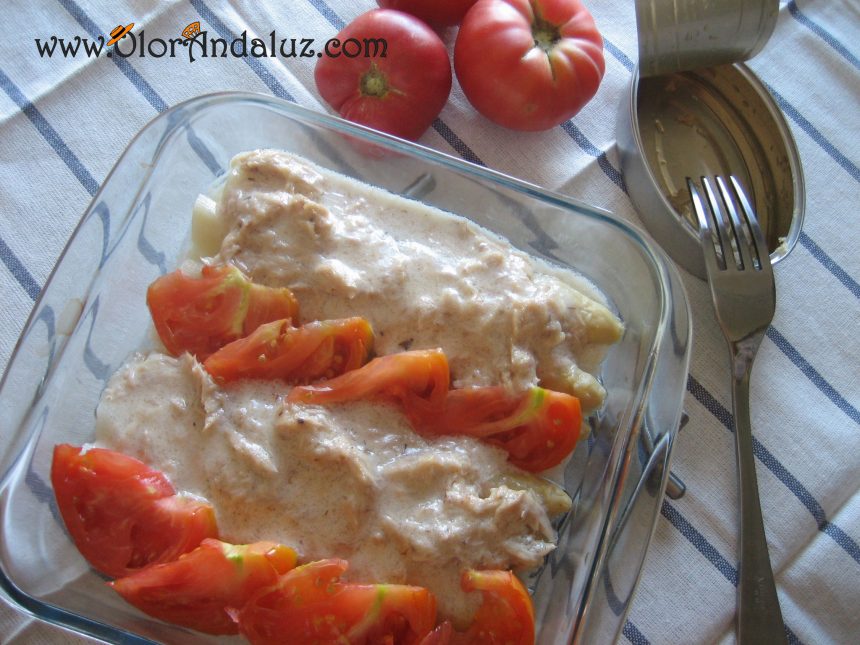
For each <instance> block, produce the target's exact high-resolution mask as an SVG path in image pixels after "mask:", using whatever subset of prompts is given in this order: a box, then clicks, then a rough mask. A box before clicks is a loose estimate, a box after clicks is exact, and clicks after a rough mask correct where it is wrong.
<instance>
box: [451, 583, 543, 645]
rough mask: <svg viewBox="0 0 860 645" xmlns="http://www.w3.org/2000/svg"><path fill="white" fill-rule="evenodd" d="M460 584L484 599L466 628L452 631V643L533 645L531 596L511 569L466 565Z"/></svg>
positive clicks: (465, 589)
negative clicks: (477, 569) (478, 593)
mask: <svg viewBox="0 0 860 645" xmlns="http://www.w3.org/2000/svg"><path fill="white" fill-rule="evenodd" d="M460 586H461V587H462V588H463V591H480V592H481V593H482V594H483V595H484V600H483V602H482V603H481V606H480V607H479V608H478V612H477V613H476V614H475V618H474V620H473V621H472V624H471V625H469V629H467V630H466V631H465V632H454V634H453V635H452V638H451V643H453V645H501V644H502V643H504V644H505V645H534V642H535V616H534V608H533V607H532V600H531V597H530V596H529V593H528V591H526V589H525V587H523V585H522V583H521V582H520V581H519V580H518V579H517V577H516V576H515V575H514V574H513V573H511V572H510V571H475V570H473V569H468V570H466V571H464V572H463V576H462V578H461V579H460ZM440 642H444V641H440Z"/></svg>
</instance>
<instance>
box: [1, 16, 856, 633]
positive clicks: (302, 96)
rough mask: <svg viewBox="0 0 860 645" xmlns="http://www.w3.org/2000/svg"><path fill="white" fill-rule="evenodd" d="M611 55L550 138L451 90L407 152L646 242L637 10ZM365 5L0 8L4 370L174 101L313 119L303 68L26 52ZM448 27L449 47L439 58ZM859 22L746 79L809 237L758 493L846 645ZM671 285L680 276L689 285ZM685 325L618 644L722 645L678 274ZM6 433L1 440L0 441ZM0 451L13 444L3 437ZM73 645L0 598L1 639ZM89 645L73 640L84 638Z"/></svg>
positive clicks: (798, 600) (713, 411)
mask: <svg viewBox="0 0 860 645" xmlns="http://www.w3.org/2000/svg"><path fill="white" fill-rule="evenodd" d="M587 4H588V6H589V8H590V9H591V10H592V12H593V14H594V16H595V19H596V21H597V24H598V27H599V28H600V29H601V31H602V33H603V35H604V37H605V39H606V40H605V43H606V76H605V79H604V81H603V84H602V85H601V87H600V91H599V93H598V95H597V97H596V98H595V99H594V100H593V101H592V102H591V103H589V104H588V105H587V106H586V108H585V109H584V110H583V111H582V112H581V113H580V114H578V115H577V116H576V117H575V118H574V119H573V120H571V121H569V122H567V123H564V124H563V125H561V126H560V127H557V128H554V129H553V130H550V131H547V132H543V133H537V134H523V133H517V132H512V131H507V130H504V129H501V128H499V127H496V126H494V125H492V124H491V123H489V122H488V121H486V120H485V119H484V118H482V117H480V116H479V115H478V114H476V113H475V111H474V110H473V109H472V108H471V107H470V105H469V104H468V102H467V101H466V99H465V97H464V96H463V94H462V92H461V90H460V88H459V87H458V86H457V84H456V82H455V85H454V89H453V92H452V96H451V100H450V101H449V103H448V105H447V106H446V107H445V109H444V110H443V112H442V114H441V115H440V117H439V118H438V119H437V120H436V121H435V123H434V124H433V126H432V128H431V129H430V130H429V131H428V132H427V133H426V134H425V135H424V136H423V138H422V139H421V142H422V143H423V144H425V145H427V146H430V147H432V148H435V149H438V150H440V151H442V152H445V153H448V154H452V155H457V156H459V157H462V158H463V159H465V160H467V161H470V162H473V163H476V164H482V165H486V166H489V167H491V168H494V169H496V170H500V171H502V172H505V173H508V174H511V175H514V176H517V177H521V178H524V179H526V180H528V181H531V182H534V183H537V184H540V185H543V186H546V187H548V188H551V189H554V190H557V191H560V192H562V193H565V194H568V195H572V196H575V197H577V198H579V199H582V200H585V201H587V202H590V203H592V204H595V205H597V206H600V207H603V208H606V209H609V210H611V211H613V212H615V213H617V214H618V215H620V216H622V217H624V218H627V219H629V220H631V221H632V222H634V223H638V217H637V215H636V213H635V211H634V209H633V207H632V205H631V202H630V200H629V198H628V197H627V194H626V192H625V185H624V181H623V179H622V177H621V174H620V172H619V163H618V157H617V153H616V148H615V120H616V114H617V112H618V109H619V106H620V104H621V102H622V100H623V99H624V97H625V91H626V89H625V88H626V85H627V83H628V80H629V77H630V74H631V71H632V70H633V67H634V65H635V62H636V58H637V47H636V28H635V18H634V13H633V3H632V1H628V2H618V1H617V0H588V2H587ZM375 6H376V5H375V3H374V1H373V0H352V1H347V0H279V1H278V2H267V3H262V2H252V1H251V0H232V1H230V2H219V1H218V0H190V1H188V0H171V1H165V2H158V1H156V0H103V1H98V2H96V1H85V0H5V1H4V2H3V3H2V4H0V25H2V35H0V287H2V294H3V300H4V303H3V307H0V369H2V368H4V367H5V365H6V364H7V362H8V360H9V357H10V355H11V352H12V350H13V347H14V345H15V342H16V339H17V337H18V335H19V333H20V331H21V329H22V327H23V325H24V322H25V321H26V319H27V316H28V314H29V312H30V310H31V308H32V306H33V302H34V299H35V298H36V297H37V296H38V295H39V291H40V289H41V287H42V285H43V284H44V283H45V281H46V280H47V278H48V275H49V274H50V271H51V268H52V266H53V265H54V263H55V262H56V260H57V258H58V255H59V254H60V252H61V251H62V249H63V246H64V244H65V243H66V241H67V240H68V238H69V236H70V234H71V232H72V230H73V228H74V227H75V224H76V223H77V221H78V218H79V217H80V215H81V213H82V212H83V211H84V209H85V207H86V206H87V204H88V203H89V201H90V199H91V197H92V196H93V194H94V193H95V192H96V191H97V189H98V187H99V185H100V182H101V181H103V180H104V178H105V176H106V175H107V173H108V171H109V170H110V168H111V166H112V165H113V164H114V162H115V161H116V159H117V157H118V156H119V154H120V153H121V151H122V150H123V148H124V147H125V145H126V144H127V143H128V141H129V139H130V138H131V137H132V136H133V135H134V134H135V133H136V132H137V131H138V130H139V129H140V128H141V127H142V126H143V125H144V124H145V123H147V122H148V121H149V120H150V119H151V118H153V117H154V116H155V115H156V114H158V113H159V112H162V111H164V110H165V109H167V108H169V107H170V106H171V105H174V104H176V103H178V102H180V101H182V100H184V99H187V98H190V97H193V96H196V95H199V94H204V93H209V92H213V91H218V90H246V91H255V92H264V93H271V94H274V95H276V96H279V97H282V98H285V99H288V100H290V101H294V102H296V103H298V104H300V105H303V106H305V107H308V108H310V109H313V110H320V111H326V110H327V109H328V108H327V106H326V105H324V104H323V103H322V102H321V100H320V98H319V95H318V93H317V92H316V89H315V87H314V82H313V69H314V62H315V59H292V60H285V59H281V58H266V59H253V58H246V59H206V60H198V61H197V62H195V63H194V64H193V65H190V64H189V63H188V62H187V61H182V60H178V59H177V60H171V59H168V58H161V59H157V58H152V57H145V58H140V57H138V56H134V57H130V58H127V59H126V58H120V57H112V58H107V57H105V56H101V57H99V58H98V59H86V58H83V57H81V56H79V57H77V58H74V59H73V58H68V59H62V58H59V59H58V58H53V59H47V58H41V57H40V56H39V55H38V54H37V52H36V47H35V43H34V40H35V39H36V38H42V39H44V38H46V37H49V36H50V35H57V36H64V37H67V38H69V37H74V36H75V35H79V36H82V37H84V36H86V37H89V38H95V37H98V36H99V35H104V34H108V33H109V32H110V31H111V30H112V29H113V28H114V27H115V26H116V25H118V24H120V23H122V24H127V23H129V22H134V23H135V25H136V26H135V31H136V32H140V31H143V30H146V32H147V33H148V34H152V35H153V36H160V37H175V36H178V34H179V32H180V31H181V29H182V28H183V27H184V26H185V25H187V24H189V23H191V22H193V21H195V20H199V21H200V22H201V23H202V24H203V27H204V28H206V29H208V30H209V31H210V33H211V32H217V34H219V35H221V36H223V37H228V38H232V37H233V36H234V35H235V34H240V33H241V32H242V31H243V30H247V31H248V34H249V37H250V36H251V35H254V34H263V35H266V36H267V35H268V34H269V32H270V31H271V30H272V29H276V30H277V31H278V32H279V34H281V33H282V34H283V36H285V37H296V38H315V39H318V40H320V41H322V40H325V39H327V38H329V37H331V36H333V35H334V34H335V33H336V32H337V31H338V30H339V29H340V28H341V27H342V26H344V25H345V24H346V23H347V22H349V21H350V20H352V19H353V18H354V17H356V16H357V15H358V14H360V13H362V12H364V11H366V10H368V9H370V8H372V7H375ZM453 36H454V32H453V30H452V31H450V32H449V33H447V34H446V38H447V39H448V40H449V41H453ZM858 56H860V3H857V2H856V0H791V1H790V2H783V3H781V7H780V15H779V21H778V24H777V27H776V30H775V32H774V35H773V37H772V38H771V40H770V41H769V42H768V44H767V46H766V47H765V49H764V50H763V51H762V52H761V53H760V54H759V55H758V56H757V57H756V58H755V59H754V60H753V61H752V62H751V67H752V68H753V69H754V70H755V71H756V73H757V74H758V75H759V76H760V77H761V78H762V79H763V80H764V81H765V82H766V83H767V85H768V87H769V88H770V90H771V91H772V93H773V95H774V96H775V97H776V100H777V102H778V104H779V106H780V107H781V109H782V111H783V112H784V114H785V116H786V119H787V121H788V122H789V124H790V126H791V128H792V132H793V134H794V137H795V139H796V141H797V144H798V146H799V148H800V154H801V158H802V162H803V168H804V172H805V177H806V188H807V204H806V212H807V216H806V222H805V227H804V230H803V232H802V234H801V237H800V242H799V244H798V246H797V247H796V249H795V250H794V251H793V252H792V254H791V255H790V256H789V257H788V258H787V259H786V260H785V261H783V262H782V263H780V264H779V265H778V266H777V268H776V281H777V287H778V291H779V294H778V298H777V302H778V304H777V311H776V317H775V319H774V321H773V325H772V327H771V328H770V330H769V332H768V334H767V338H766V339H765V341H764V343H763V346H762V348H761V351H760V354H759V357H758V360H757V362H756V366H755V370H754V373H753V382H752V399H753V427H754V429H755V436H756V439H755V453H756V457H757V467H758V476H759V486H760V488H761V495H762V499H763V506H764V516H765V524H766V527H767V531H768V537H769V541H770V545H771V555H772V558H773V562H774V568H775V570H776V573H777V580H778V587H779V596H780V600H781V603H782V608H783V613H784V617H785V622H786V627H787V631H788V636H789V640H790V642H792V643H806V644H808V645H812V644H816V645H817V644H820V643H857V642H860V285H858V280H860V253H858V248H860V215H858V214H860V170H858V166H860V59H858ZM682 273H683V272H682ZM683 275H684V280H685V284H686V287H687V291H688V295H689V299H690V302H691V306H692V310H693V314H694V317H695V327H694V328H695V340H694V345H693V355H692V363H691V369H690V375H689V378H688V381H687V393H686V400H685V409H686V411H687V412H688V413H689V416H690V421H689V425H688V427H687V428H686V429H685V430H684V431H683V432H682V433H681V435H680V438H679V441H678V442H677V444H676V452H675V456H674V462H673V469H674V471H675V472H676V473H677V475H679V476H680V477H681V478H682V479H683V480H684V481H685V482H686V484H687V489H688V490H687V494H686V496H685V497H683V498H682V499H680V500H678V501H668V500H667V501H665V502H664V503H663V506H662V511H661V517H660V519H659V523H658V526H657V531H656V534H655V536H654V540H653V543H652V546H651V549H650V552H649V556H648V561H647V563H646V566H645V570H644V573H643V576H642V580H641V584H640V586H639V589H638V592H637V596H636V598H635V601H634V603H633V607H632V610H631V612H630V615H629V617H628V620H627V622H626V624H625V626H624V630H623V636H622V641H624V640H627V641H630V642H631V643H634V644H636V645H642V644H646V643H712V642H721V643H722V642H732V641H733V640H734V635H733V616H734V608H735V593H736V584H737V564H736V533H737V531H736V528H737V511H736V503H735V500H736V487H735V486H736V484H735V481H736V480H735V459H734V444H733V437H732V431H731V428H732V419H731V412H730V410H731V399H730V393H729V387H728V385H729V383H728V378H727V368H726V361H727V358H726V353H725V352H726V350H725V347H724V341H723V338H722V336H721V334H720V331H719V329H718V327H717V325H716V323H715V322H714V319H713V316H712V310H711V305H710V293H709V291H708V288H707V286H706V285H705V284H704V283H702V282H700V281H698V280H696V279H695V278H692V277H691V276H690V275H688V274H686V273H684V274H683ZM4 431H8V429H7V428H0V432H4ZM0 441H5V440H4V438H3V437H2V436H0ZM72 640H74V639H73V638H72V636H71V635H69V634H68V633H66V632H63V631H62V630H59V629H58V628H56V627H51V626H49V625H45V624H42V623H39V622H38V621H35V620H34V619H32V618H30V617H28V616H26V615H25V614H23V613H19V612H18V611H17V610H15V609H13V608H12V607H11V606H10V605H8V604H7V603H5V602H3V601H0V642H3V643H10V642H15V643H43V642H44V643H60V642H63V643H65V642H70V641H72ZM82 640H83V639H82Z"/></svg>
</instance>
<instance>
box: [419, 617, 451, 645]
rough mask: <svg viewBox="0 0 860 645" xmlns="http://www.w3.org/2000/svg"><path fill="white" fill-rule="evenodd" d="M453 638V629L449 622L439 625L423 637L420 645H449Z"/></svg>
mask: <svg viewBox="0 0 860 645" xmlns="http://www.w3.org/2000/svg"><path fill="white" fill-rule="evenodd" d="M453 636H454V628H453V627H452V626H451V622H450V621H447V620H446V621H444V622H441V623H439V624H438V625H437V626H436V629H434V630H433V631H432V632H430V633H429V634H427V636H425V637H424V640H423V641H421V645H449V643H451V639H452V638H453Z"/></svg>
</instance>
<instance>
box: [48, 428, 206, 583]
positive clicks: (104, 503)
mask: <svg viewBox="0 0 860 645" xmlns="http://www.w3.org/2000/svg"><path fill="white" fill-rule="evenodd" d="M51 483H52V484H53V487H54V494H55V495H56V497H57V505H58V507H59V509H60V514H61V515H62V517H63V521H64V522H65V524H66V528H67V529H68V530H69V533H70V534H71V536H72V539H73V540H74V542H75V545H76V546H77V547H78V550H79V551H80V552H81V555H83V556H84V557H85V558H86V559H87V561H88V562H89V563H90V564H91V565H92V566H93V567H95V568H96V569H98V570H99V571H101V572H102V573H105V574H107V575H109V576H113V577H120V576H126V575H129V574H130V573H133V572H135V571H137V570H139V569H141V568H143V567H146V566H148V565H151V564H158V563H161V562H169V561H171V560H175V559H176V558H178V557H179V556H180V555H182V554H183V553H186V552H188V551H191V550H192V549H195V548H196V547H197V546H198V545H199V544H200V542H201V541H202V540H203V539H204V538H207V537H216V536H217V534H218V529H217V526H216V524H215V512H214V510H213V509H212V507H211V506H210V505H209V504H206V503H203V502H199V501H197V500H193V499H188V498H184V497H180V496H178V495H176V494H175V492H176V491H175V490H174V488H173V486H171V485H170V482H168V481H167V478H166V477H165V476H164V475H163V474H162V473H160V472H158V471H156V470H152V469H151V468H149V467H148V466H147V465H146V464H144V463H143V462H141V461H138V460H137V459H133V458H131V457H128V456H126V455H123V454H121V453H118V452H114V451H112V450H106V449H103V448H91V449H89V450H87V451H86V452H83V451H82V450H81V448H79V447H75V446H70V445H68V444H61V445H58V446H56V447H55V448H54V459H53V463H52V465H51Z"/></svg>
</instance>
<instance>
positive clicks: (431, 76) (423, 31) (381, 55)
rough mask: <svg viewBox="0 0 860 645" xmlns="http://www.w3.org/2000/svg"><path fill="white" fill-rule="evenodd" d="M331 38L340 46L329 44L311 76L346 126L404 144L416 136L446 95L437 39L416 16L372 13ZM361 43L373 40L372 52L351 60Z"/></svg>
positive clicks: (447, 74)
mask: <svg viewBox="0 0 860 645" xmlns="http://www.w3.org/2000/svg"><path fill="white" fill-rule="evenodd" d="M336 38H337V41H338V42H339V43H340V44H339V45H336V44H334V40H332V41H329V43H328V44H327V45H326V53H325V54H324V55H323V56H322V57H321V58H320V59H319V61H318V62H317V66H316V70H315V73H314V78H315V80H316V84H317V89H318V90H319V93H320V95H322V97H323V99H325V101H326V102H327V103H329V104H330V105H331V106H332V107H333V108H334V109H335V110H337V111H338V113H339V114H340V115H341V116H342V117H344V118H345V119H349V120H350V121H354V122H356V123H361V124H363V125H366V126H369V127H371V128H375V129H377V130H382V131H383V132H388V133H390V134H393V135H396V136H398V137H402V138H404V139H413V140H414V139H417V138H418V137H420V136H421V135H422V134H423V133H424V131H425V130H426V129H427V128H428V127H430V124H431V123H433V120H434V119H435V118H436V117H437V116H438V115H439V112H441V111H442V107H443V106H444V105H445V101H447V100H448V94H449V93H450V92H451V63H450V62H449V60H448V51H447V50H446V49H445V44H444V43H443V42H442V41H441V40H440V39H439V36H437V35H436V33H435V32H434V31H433V30H432V29H430V27H428V26H427V25H426V24H425V23H423V22H421V21H420V20H418V18H416V17H415V16H410V15H409V14H406V13H403V12H401V11H394V10H393V9H374V10H373V11H368V12H367V13H365V14H362V15H360V16H359V17H358V18H356V19H355V20H353V21H352V22H351V23H349V24H348V25H347V26H346V27H344V29H343V30H342V31H341V32H340V33H339V34H338V35H337V37H336ZM365 39H370V40H373V39H376V40H375V41H374V42H375V43H376V47H375V49H376V51H375V52H374V51H373V49H374V47H373V46H371V47H370V48H368V50H367V53H369V54H375V55H369V56H365V55H364V54H363V53H362V54H360V55H357V56H351V55H350V54H352V53H355V52H356V51H358V50H359V45H358V43H364V42H365ZM380 39H381V40H380ZM347 43H354V45H353V44H350V45H347ZM338 54H339V55H338Z"/></svg>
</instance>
